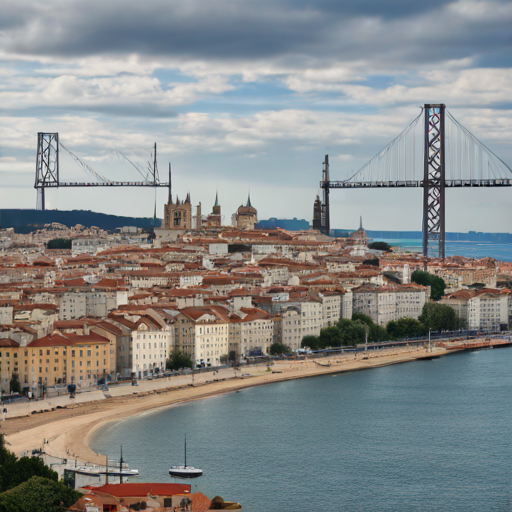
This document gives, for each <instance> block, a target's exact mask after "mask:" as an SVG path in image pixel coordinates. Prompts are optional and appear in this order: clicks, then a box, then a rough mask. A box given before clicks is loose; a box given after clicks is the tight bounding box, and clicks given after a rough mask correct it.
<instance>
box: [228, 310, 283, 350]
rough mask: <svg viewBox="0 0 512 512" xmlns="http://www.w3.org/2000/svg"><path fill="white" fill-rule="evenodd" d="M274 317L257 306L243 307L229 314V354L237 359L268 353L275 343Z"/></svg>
mask: <svg viewBox="0 0 512 512" xmlns="http://www.w3.org/2000/svg"><path fill="white" fill-rule="evenodd" d="M273 329H274V327H273V319H272V317H271V316H270V315H269V314H268V313H267V312H265V311H263V310H261V309H257V308H245V307H244V308H241V309H238V310H236V311H234V312H233V313H231V314H230V316H229V355H230V359H233V360H237V359H239V358H245V357H248V356H250V355H262V354H268V352H269V349H270V345H272V343H273V334H274V332H273Z"/></svg>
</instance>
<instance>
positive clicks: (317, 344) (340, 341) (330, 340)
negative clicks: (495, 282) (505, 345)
mask: <svg viewBox="0 0 512 512" xmlns="http://www.w3.org/2000/svg"><path fill="white" fill-rule="evenodd" d="M463 327H464V325H463V322H462V321H461V319H460V318H459V317H458V316H457V314H456V313H455V310H454V309H453V308H451V307H450V306H447V305H445V304H438V303H435V302H428V303H427V304H425V305H424V306H423V310H422V313H421V316H420V317H419V319H418V320H415V319H414V318H400V319H399V320H396V321H395V320H392V321H391V322H389V323H388V324H387V325H386V327H385V328H384V327H382V326H380V325H377V324H376V323H374V322H373V320H372V319H371V318H370V317H369V316H366V315H363V314H361V313H354V314H353V315H352V319H351V320H349V319H347V318H342V319H341V320H339V321H338V322H337V323H336V325H333V326H331V327H324V328H323V329H322V330H321V331H320V334H319V335H318V336H311V335H310V336H304V338H302V342H301V346H302V347H303V348H304V347H307V348H310V349H311V350H322V349H325V348H329V347H343V346H353V345H357V344H359V343H364V342H365V341H366V337H367V336H368V342H371V343H373V342H376V341H392V340H398V339H402V338H417V337H419V336H424V335H426V334H428V331H429V329H430V330H432V331H453V330H457V329H461V328H463Z"/></svg>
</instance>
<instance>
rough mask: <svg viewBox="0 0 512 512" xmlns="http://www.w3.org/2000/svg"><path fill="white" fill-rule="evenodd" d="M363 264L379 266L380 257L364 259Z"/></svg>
mask: <svg viewBox="0 0 512 512" xmlns="http://www.w3.org/2000/svg"><path fill="white" fill-rule="evenodd" d="M363 265H372V266H374V267H378V266H379V258H371V259H368V260H363Z"/></svg>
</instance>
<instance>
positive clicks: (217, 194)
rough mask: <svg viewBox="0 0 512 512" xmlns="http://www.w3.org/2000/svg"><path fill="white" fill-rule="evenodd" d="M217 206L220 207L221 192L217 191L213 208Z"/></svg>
mask: <svg viewBox="0 0 512 512" xmlns="http://www.w3.org/2000/svg"><path fill="white" fill-rule="evenodd" d="M216 206H219V191H218V190H217V192H215V204H214V205H213V207H214V208H215V207H216Z"/></svg>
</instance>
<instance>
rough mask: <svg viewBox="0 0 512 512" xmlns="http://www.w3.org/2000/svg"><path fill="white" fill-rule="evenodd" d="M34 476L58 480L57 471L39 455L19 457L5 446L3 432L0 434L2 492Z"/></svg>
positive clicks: (0, 484) (0, 483)
mask: <svg viewBox="0 0 512 512" xmlns="http://www.w3.org/2000/svg"><path fill="white" fill-rule="evenodd" d="M33 476H40V477H44V478H48V479H50V480H54V481H55V482H56V481H57V480H58V475H57V473H56V472H55V471H53V470H52V469H50V468H49V467H48V466H46V465H45V464H44V462H43V461H42V460H41V459H40V458H39V457H22V458H21V459H18V458H17V457H16V455H14V453H11V452H10V451H9V450H7V448H6V447H5V441H4V436H3V434H0V492H5V491H8V490H9V489H12V488H13V487H16V486H18V485H20V484H22V483H23V482H26V481H27V480H29V479H30V478H32V477H33Z"/></svg>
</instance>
